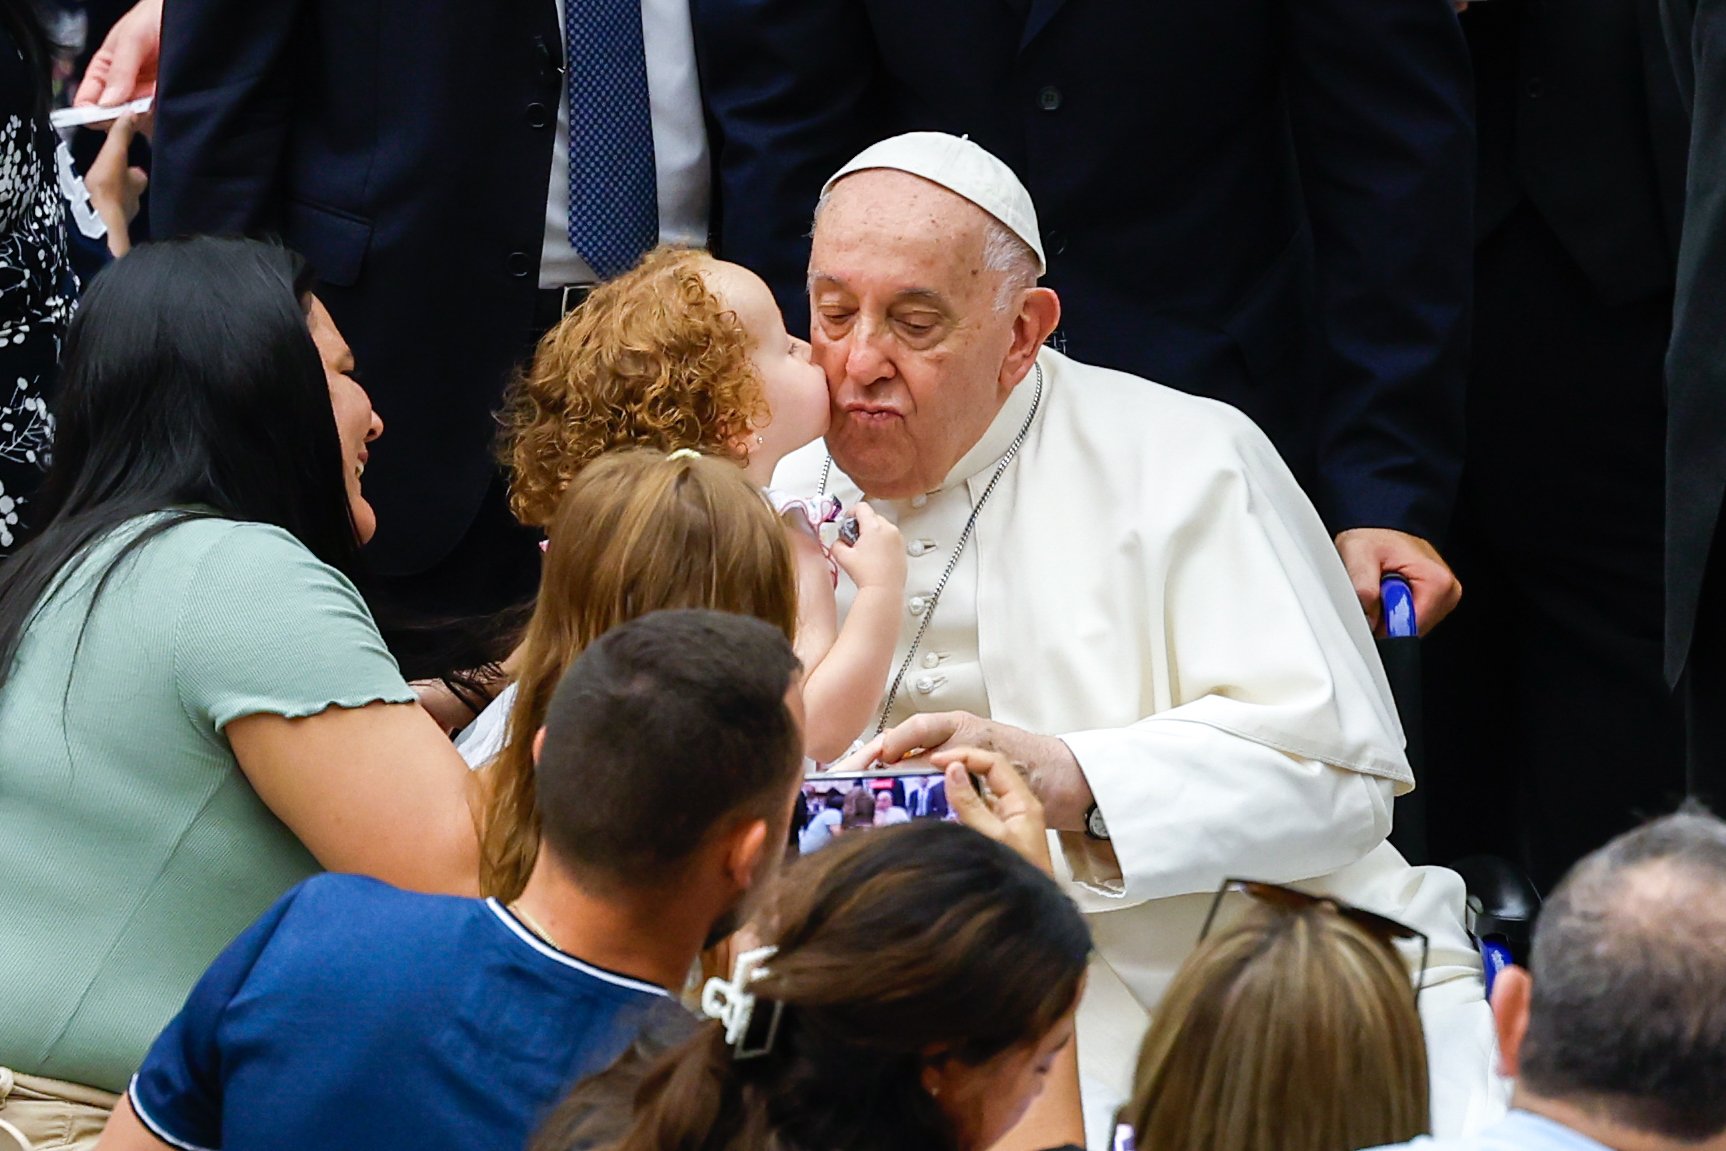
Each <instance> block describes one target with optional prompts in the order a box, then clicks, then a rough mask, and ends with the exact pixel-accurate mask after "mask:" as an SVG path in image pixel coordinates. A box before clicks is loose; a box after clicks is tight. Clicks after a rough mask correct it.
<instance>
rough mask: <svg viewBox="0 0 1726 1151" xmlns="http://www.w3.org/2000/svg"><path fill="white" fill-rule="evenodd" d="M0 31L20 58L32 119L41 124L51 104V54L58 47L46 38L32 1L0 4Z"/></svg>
mask: <svg viewBox="0 0 1726 1151" xmlns="http://www.w3.org/2000/svg"><path fill="white" fill-rule="evenodd" d="M0 28H4V29H5V30H6V31H7V32H8V33H10V34H11V36H12V39H13V41H14V42H15V43H16V44H17V45H18V51H19V53H20V54H21V55H22V56H23V57H24V67H25V69H26V70H27V71H28V72H29V73H30V87H31V94H32V96H33V98H34V108H33V112H34V116H35V119H36V120H38V121H44V122H45V121H46V119H47V117H48V111H49V107H50V105H52V104H53V102H54V53H55V51H56V49H57V48H58V47H59V46H58V45H57V44H55V43H54V41H53V39H52V38H51V37H50V36H49V35H48V27H47V23H46V21H45V20H44V19H43V13H42V8H41V6H40V5H39V4H38V3H36V0H0Z"/></svg>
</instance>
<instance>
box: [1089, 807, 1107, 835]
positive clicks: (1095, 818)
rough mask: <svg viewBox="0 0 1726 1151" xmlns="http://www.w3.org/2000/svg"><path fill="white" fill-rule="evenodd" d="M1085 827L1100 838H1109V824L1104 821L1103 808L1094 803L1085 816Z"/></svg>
mask: <svg viewBox="0 0 1726 1151" xmlns="http://www.w3.org/2000/svg"><path fill="white" fill-rule="evenodd" d="M1085 829H1086V830H1087V831H1089V832H1090V833H1091V834H1092V835H1093V836H1095V837H1096V838H1098V839H1107V838H1109V825H1108V824H1106V823H1104V822H1103V809H1102V808H1100V807H1097V806H1095V805H1092V807H1091V810H1090V812H1089V813H1088V814H1087V815H1086V816H1085Z"/></svg>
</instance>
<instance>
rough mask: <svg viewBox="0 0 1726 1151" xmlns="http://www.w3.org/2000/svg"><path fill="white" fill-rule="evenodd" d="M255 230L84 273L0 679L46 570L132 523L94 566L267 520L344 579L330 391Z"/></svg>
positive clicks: (292, 290) (347, 536)
mask: <svg viewBox="0 0 1726 1151" xmlns="http://www.w3.org/2000/svg"><path fill="white" fill-rule="evenodd" d="M306 282H307V281H306V279H305V275H304V262H303V261H302V260H300V258H299V257H298V256H295V255H294V254H293V253H291V252H289V251H287V250H286V249H284V248H282V247H279V246H276V245H271V244H265V243H260V242H258V241H255V240H221V239H212V238H208V237H200V238H195V239H190V240H175V241H170V242H167V243H160V244H150V245H146V246H144V247H140V248H138V249H137V250H136V251H134V252H132V253H131V255H129V256H127V257H126V258H125V259H124V260H119V261H116V262H115V263H114V264H112V265H110V266H109V267H108V268H106V269H104V270H103V272H102V273H101V274H100V275H99V276H97V277H96V279H95V281H94V282H93V283H92V284H91V285H90V289H89V291H88V292H87V293H85V296H84V302H83V304H82V305H81V306H80V307H79V309H78V315H77V317H76V318H75V319H74V320H73V321H72V325H71V329H70V331H69V332H68V333H67V337H66V354H65V359H64V361H63V363H62V367H61V375H60V385H59V389H60V390H59V395H58V397H57V400H56V402H55V404H54V415H55V419H56V421H57V423H58V428H57V430H56V433H55V442H54V459H53V464H52V465H51V466H50V467H49V469H48V475H47V478H46V479H45V480H44V481H43V486H42V490H41V493H40V495H38V496H37V498H36V516H37V517H38V518H37V523H38V524H39V525H40V526H39V527H38V528H37V529H36V532H37V534H36V535H35V536H34V538H32V539H31V540H30V541H29V542H28V543H26V544H25V545H24V546H23V547H21V548H20V549H19V550H18V551H17V553H16V554H14V555H13V557H12V558H11V559H10V560H8V561H7V562H6V564H5V565H4V566H3V567H0V686H3V685H4V683H5V677H6V675H7V673H8V671H9V670H10V668H11V665H12V660H13V657H14V656H15V655H16V653H17V651H18V644H19V642H20V640H21V638H22V637H23V633H24V630H25V628H26V627H27V626H28V624H29V621H30V618H31V616H32V615H33V614H34V613H35V610H36V606H37V605H38V604H39V603H40V602H41V600H42V597H43V596H44V595H45V594H46V593H47V591H48V589H49V588H50V587H51V586H52V585H53V582H54V580H55V578H56V577H57V576H58V575H59V574H60V573H61V572H62V571H63V570H65V569H66V568H67V566H68V565H70V564H72V563H75V562H77V561H78V560H79V559H80V557H82V556H83V555H84V553H85V552H86V551H87V549H89V547H90V546H91V545H92V544H94V543H96V542H97V541H99V540H101V539H102V538H103V537H105V536H106V535H107V534H108V533H109V532H111V531H113V530H114V529H115V528H116V527H118V526H119V525H121V524H122V523H124V522H126V521H127V520H130V519H133V518H135V517H137V516H141V515H145V514H147V513H151V512H165V513H166V514H165V515H163V516H162V517H161V518H160V519H158V520H157V521H156V522H154V523H153V524H151V525H150V526H149V527H148V528H147V529H145V530H144V531H142V532H140V533H139V534H138V535H137V537H135V538H134V539H132V540H131V541H130V542H129V543H128V544H127V545H126V547H124V548H123V549H121V550H120V552H119V553H117V554H116V555H115V556H114V557H113V559H112V560H110V561H109V563H108V565H107V567H106V570H105V571H104V572H103V573H102V575H101V580H100V582H99V583H98V584H97V586H96V595H97V596H100V595H101V594H102V590H103V588H104V587H105V586H106V584H107V581H108V579H109V578H110V577H111V576H112V574H113V572H114V569H115V566H116V565H117V564H118V563H119V562H120V561H121V560H122V559H124V558H125V557H126V555H128V554H130V553H131V552H132V551H134V550H136V549H137V548H138V547H141V546H142V545H143V544H144V543H145V542H147V541H148V540H150V539H152V538H154V537H155V536H157V535H160V534H161V533H162V532H165V531H168V530H170V529H172V528H173V527H174V526H176V525H178V524H181V523H184V522H186V521H187V520H190V519H195V518H199V517H208V516H215V517H220V518H225V519H233V520H251V521H255V522H258V523H266V524H273V525H275V526H276V527H279V528H282V529H284V530H286V531H288V532H289V533H291V534H292V535H293V536H294V537H295V538H296V539H298V540H299V541H300V542H301V543H303V544H305V545H306V547H307V548H308V549H310V551H311V552H312V554H313V555H315V556H317V557H318V558H319V559H320V560H323V561H324V562H325V563H327V564H330V565H331V566H333V567H335V568H337V569H338V570H340V571H342V572H344V573H348V574H353V573H355V571H356V570H357V567H358V562H359V559H358V543H357V541H356V539H355V534H354V523H353V516H352V512H351V511H350V509H349V507H348V499H347V487H346V483H345V481H344V479H343V474H342V453H341V441H340V438H339V436H338V435H337V433H336V423H335V415H334V413H333V412H332V411H331V408H330V393H329V386H328V384H327V382H326V381H325V378H324V372H323V367H322V364H321V362H320V361H319V359H318V352H317V348H316V346H315V345H314V344H313V343H312V338H311V333H310V331H309V330H308V329H307V327H306V313H305V311H304V310H303V307H302V304H301V296H300V294H299V293H298V292H297V291H296V289H297V286H298V285H301V284H304V283H306Z"/></svg>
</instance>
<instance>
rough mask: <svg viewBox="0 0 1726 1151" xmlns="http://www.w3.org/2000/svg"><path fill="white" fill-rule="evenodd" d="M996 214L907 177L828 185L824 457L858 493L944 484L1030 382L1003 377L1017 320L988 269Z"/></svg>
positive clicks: (822, 285)
mask: <svg viewBox="0 0 1726 1151" xmlns="http://www.w3.org/2000/svg"><path fill="white" fill-rule="evenodd" d="M987 219H988V217H987V216H986V215H985V214H984V213H983V211H982V209H980V208H978V207H977V206H976V205H974V204H972V203H970V202H969V201H967V200H965V199H963V198H962V197H960V196H957V195H955V194H954V193H952V192H949V191H947V190H946V189H945V188H941V187H938V186H936V185H934V184H931V183H929V182H928V181H926V180H922V179H919V178H918V177H916V176H912V175H909V174H908V173H905V172H897V171H891V170H885V169H879V170H871V171H864V172H858V173H856V174H854V175H851V176H847V177H845V179H843V180H841V181H840V182H839V183H838V184H836V185H834V188H833V191H832V194H831V195H830V196H829V198H828V201H827V205H826V207H825V208H824V209H823V210H822V212H821V215H820V218H819V219H818V220H817V221H816V225H815V243H814V248H813V250H812V251H811V253H810V258H809V305H810V310H811V320H810V336H811V343H812V344H813V345H814V349H815V362H816V363H818V364H820V365H821V367H822V370H823V371H825V372H826V373H827V389H828V395H829V397H830V400H831V403H832V424H831V426H830V427H829V429H828V432H827V448H828V450H829V451H831V452H832V453H833V459H834V460H835V462H837V463H838V465H839V467H840V468H841V469H843V470H844V472H845V473H846V474H847V475H849V476H850V477H851V478H852V479H853V480H856V481H857V483H858V484H859V486H861V487H862V489H863V491H864V492H865V493H866V494H868V495H871V496H875V497H878V498H883V499H903V498H905V497H907V496H913V495H916V494H918V493H920V492H926V491H932V490H934V489H935V488H938V487H940V486H941V483H942V481H943V480H945V479H946V477H947V473H948V472H950V471H951V470H952V468H953V465H954V464H956V463H958V462H959V458H960V457H961V456H963V455H964V454H965V453H966V452H967V451H969V450H970V448H971V446H972V445H973V444H975V443H976V442H977V440H978V439H980V438H981V437H982V435H983V432H984V431H985V430H987V428H988V426H989V423H990V421H991V420H992V419H994V417H995V414H996V413H997V412H998V411H1000V408H1001V404H1002V402H1003V401H1004V400H1005V399H1006V398H1007V394H1008V393H1009V392H1010V391H1011V390H1012V388H1013V385H1014V384H1016V383H1017V382H1018V379H1019V378H1022V376H1023V372H1019V373H1016V374H1014V375H1013V376H1012V377H1011V378H1009V376H1008V373H1007V371H1006V368H1005V364H1006V359H1007V355H1008V352H1009V351H1010V350H1011V348H1012V344H1013V313H1012V311H1011V310H1007V311H998V310H997V309H996V307H995V301H996V297H997V292H998V290H999V288H1000V285H1001V282H1002V279H1003V275H1004V273H1001V272H996V271H991V270H989V269H986V268H985V267H984V266H983V238H984V234H985V233H984V229H985V225H986V222H987Z"/></svg>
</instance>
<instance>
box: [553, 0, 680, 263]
mask: <svg viewBox="0 0 1726 1151" xmlns="http://www.w3.org/2000/svg"><path fill="white" fill-rule="evenodd" d="M564 20H565V24H566V27H565V32H566V33H567V49H568V50H567V52H566V54H565V55H566V57H567V59H568V61H569V67H568V82H569V242H570V244H571V245H572V246H574V248H575V250H576V251H577V252H579V253H581V255H582V258H583V259H585V260H586V261H587V263H588V265H589V266H590V267H592V268H593V270H594V272H596V273H597V274H598V275H599V277H600V278H601V279H609V278H610V277H612V276H615V275H617V274H618V273H619V272H622V271H624V270H626V269H628V268H629V267H630V266H631V265H633V264H634V263H635V261H636V260H637V259H639V258H640V256H641V254H642V253H643V252H645V251H647V250H648V249H649V248H651V247H653V245H654V244H655V243H657V242H658V240H659V182H658V179H657V177H656V176H655V173H654V166H653V118H652V115H651V113H650V112H649V110H648V104H647V56H646V53H645V51H644V50H643V48H642V43H641V2H640V0H566V6H565V16H564Z"/></svg>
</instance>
